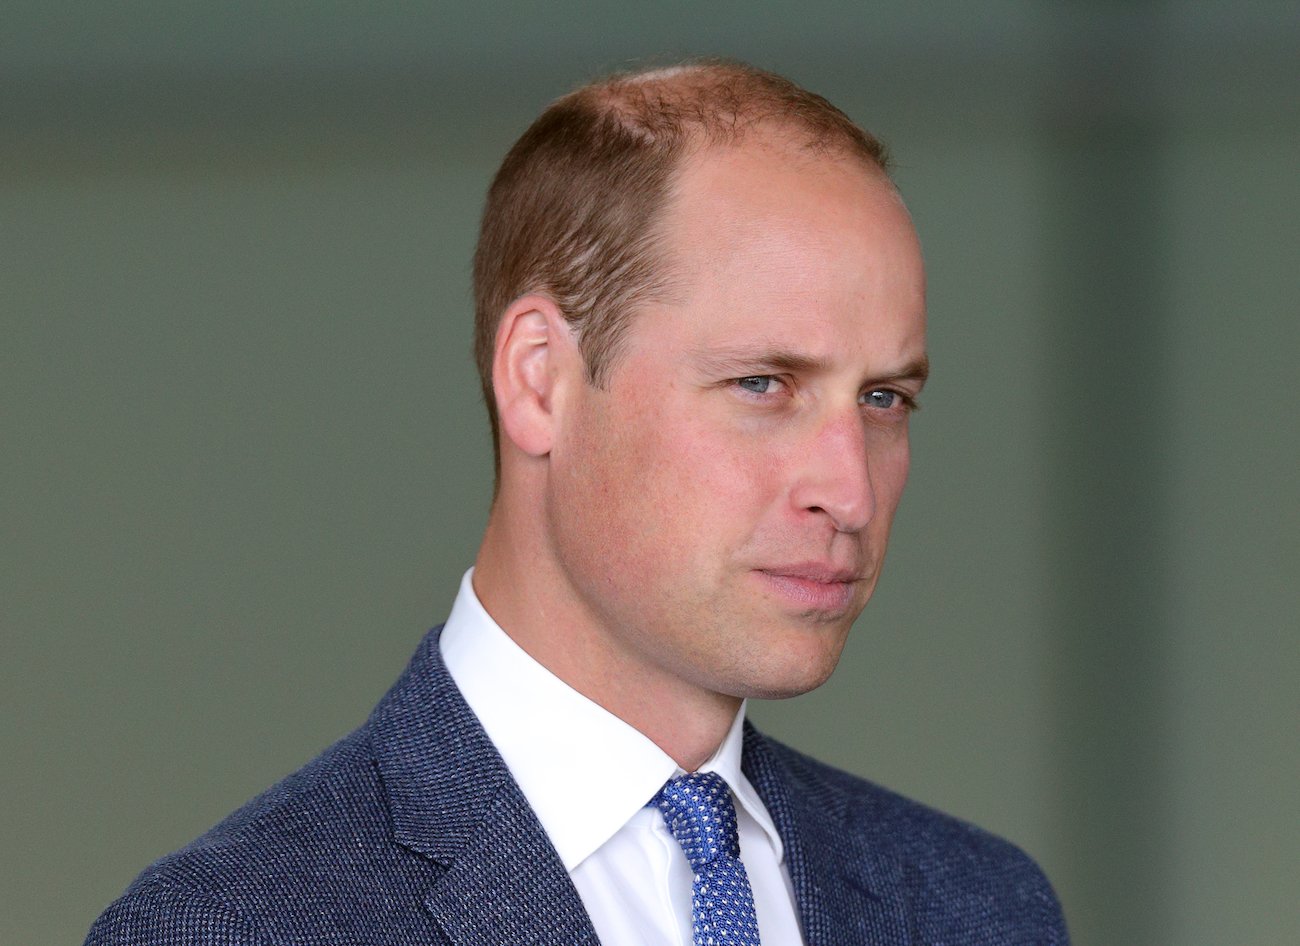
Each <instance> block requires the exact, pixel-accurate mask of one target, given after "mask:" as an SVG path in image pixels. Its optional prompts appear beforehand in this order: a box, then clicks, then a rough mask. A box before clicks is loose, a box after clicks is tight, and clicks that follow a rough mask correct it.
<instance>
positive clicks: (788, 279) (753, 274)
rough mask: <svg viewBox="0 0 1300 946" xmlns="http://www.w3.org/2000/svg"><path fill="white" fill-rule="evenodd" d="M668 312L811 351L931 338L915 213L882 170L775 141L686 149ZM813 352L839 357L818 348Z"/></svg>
mask: <svg viewBox="0 0 1300 946" xmlns="http://www.w3.org/2000/svg"><path fill="white" fill-rule="evenodd" d="M661 236H662V240H663V243H662V248H663V253H664V256H665V263H666V266H667V272H669V273H670V274H671V279H670V282H671V284H672V286H673V289H674V292H673V296H674V298H673V300H672V302H671V304H670V305H669V306H668V307H667V308H668V309H670V310H671V309H677V310H687V312H688V313H689V315H690V319H691V324H690V325H688V326H685V328H686V329H688V330H689V332H690V334H693V335H695V336H696V338H697V340H698V341H700V342H707V340H708V337H709V336H715V335H735V334H737V333H739V334H740V335H744V336H753V335H755V334H759V335H761V334H769V335H770V334H774V333H775V334H777V335H780V336H781V338H779V339H776V338H774V339H772V340H773V341H782V342H785V341H787V340H788V339H791V338H798V339H801V340H802V341H803V343H804V345H806V346H817V345H820V346H821V347H827V346H840V347H843V346H845V345H852V346H858V347H861V346H875V347H881V346H883V347H887V348H895V349H899V350H901V349H903V348H912V349H915V348H917V347H918V346H921V347H923V345H924V318H925V277H924V267H923V264H922V260H921V252H920V247H919V244H918V242H917V239H916V234H915V231H914V229H913V227H912V222H911V219H910V217H909V215H908V213H907V210H906V208H905V207H904V206H903V203H902V201H901V199H900V198H899V196H898V193H897V191H896V190H895V188H894V187H893V185H892V183H891V182H890V181H889V180H888V178H887V177H886V176H885V175H884V173H883V172H882V171H880V170H879V169H878V168H876V167H874V166H868V165H867V164H865V163H864V162H862V161H861V160H859V159H857V158H850V157H840V156H838V155H827V154H813V153H809V152H808V151H807V150H806V149H803V148H800V147H798V146H797V145H795V144H792V143H789V142H786V141H782V140H780V139H776V140H771V141H769V140H763V141H756V142H750V143H745V144H742V145H740V146H734V147H725V148H718V147H714V148H709V149H705V150H702V151H700V152H698V153H696V154H693V155H691V156H690V157H689V158H688V159H687V160H686V161H685V162H684V163H683V166H682V168H681V169H680V171H679V173H678V174H677V176H676V179H675V181H674V186H673V191H672V195H671V197H670V199H669V201H668V203H667V205H666V207H665V213H664V216H663V218H662V220H661ZM816 354H833V353H832V352H824V353H823V352H816Z"/></svg>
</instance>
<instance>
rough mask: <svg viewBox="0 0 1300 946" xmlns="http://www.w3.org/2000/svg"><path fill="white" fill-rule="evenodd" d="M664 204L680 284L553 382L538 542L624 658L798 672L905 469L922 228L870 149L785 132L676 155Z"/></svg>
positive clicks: (717, 672)
mask: <svg viewBox="0 0 1300 946" xmlns="http://www.w3.org/2000/svg"><path fill="white" fill-rule="evenodd" d="M664 226H665V230H664V235H665V241H666V242H665V247H666V253H667V257H668V265H669V270H670V272H672V273H673V274H674V275H675V276H677V277H678V282H677V283H676V285H677V287H678V291H677V292H676V293H675V294H674V296H673V298H672V299H670V300H669V301H667V302H665V303H663V304H657V305H654V306H651V307H649V308H647V309H646V310H644V311H642V312H638V313H637V314H636V315H635V316H634V319H633V322H632V325H631V327H630V330H629V333H628V335H627V337H626V339H625V343H624V344H623V347H622V348H621V349H620V354H619V355H618V359H617V361H616V363H615V365H614V368H613V371H612V373H611V376H610V380H609V383H608V385H607V386H606V388H605V389H603V390H602V389H597V388H593V387H590V386H583V387H581V388H577V389H575V390H574V392H573V394H572V396H571V397H570V399H569V403H567V404H566V406H565V412H564V415H563V422H562V424H561V425H560V428H559V431H558V435H557V439H556V442H555V445H554V447H553V448H552V450H551V454H550V468H551V475H550V479H549V481H548V485H547V508H546V515H547V531H548V533H549V536H550V538H549V541H550V542H551V544H552V547H553V550H554V552H555V555H556V559H557V561H558V563H559V565H560V568H561V569H562V571H563V573H564V575H565V578H566V580H567V582H568V583H569V584H570V585H571V587H572V591H573V594H574V595H575V596H576V598H577V600H578V601H579V602H580V606H581V608H582V610H583V611H584V613H585V615H586V617H587V619H588V620H590V621H591V622H592V624H593V626H594V627H595V628H596V632H597V634H598V635H599V637H600V638H601V640H602V642H603V643H604V644H606V645H608V646H610V647H612V648H615V649H616V650H617V651H618V652H620V653H621V654H622V655H623V656H624V657H625V658H626V659H627V660H628V661H629V662H630V663H631V664H632V665H634V666H636V667H637V668H638V672H643V673H644V675H646V676H647V677H648V678H651V679H652V678H654V677H656V676H657V677H660V678H662V679H665V680H670V681H672V682H673V683H674V685H682V684H685V685H687V686H691V687H696V688H700V689H703V690H706V691H709V692H712V693H719V694H726V695H728V696H736V697H748V696H758V697H776V696H789V695H793V694H796V693H801V692H804V691H807V690H810V689H812V688H814V687H816V686H818V685H820V684H821V683H822V682H823V681H824V680H825V679H826V677H827V676H829V675H830V672H831V671H832V670H833V669H834V667H835V663H836V661H837V660H838V659H839V654H840V651H841V648H842V647H843V644H844V640H845V637H846V635H847V634H848V631H849V627H850V626H851V624H852V623H853V620H854V619H855V618H856V617H857V615H858V614H859V612H861V610H862V608H863V606H864V605H865V604H866V602H867V599H868V598H869V597H870V595H871V592H872V590H873V588H874V587H875V584H876V579H877V577H878V576H879V572H880V567H881V563H882V561H883V559H884V554H885V545H886V541H887V539H888V537H889V527H890V522H891V520H892V518H893V515H894V509H895V507H896V506H897V505H898V501H899V498H900V496H901V495H902V492H903V485H904V483H905V482H906V480H907V470H908V415H909V412H910V407H911V404H912V399H913V398H914V397H915V396H916V395H917V394H918V393H919V390H920V387H921V383H922V381H923V380H924V359H925V298H924V296H925V289H924V275H923V270H922V262H921V254H920V248H919V246H918V243H917V240H916V236H915V233H914V231H913V228H912V225H911V222H910V219H909V218H908V215H907V212H906V211H905V210H904V208H903V206H902V204H901V202H900V201H899V199H898V197H897V195H896V193H895V191H894V189H893V187H892V186H891V185H890V184H889V183H888V182H887V181H886V180H885V178H884V176H883V175H882V174H881V173H880V172H878V171H876V170H874V169H868V168H865V167H863V166H862V165H860V164H859V163H856V162H852V161H849V160H847V159H838V158H831V157H826V156H820V157H817V156H812V155H810V154H807V153H803V152H800V151H797V150H795V149H794V148H792V147H790V146H787V145H784V144H781V143H769V144H753V143H749V144H746V145H744V146H742V147H737V148H729V149H713V150H709V151H705V152H703V153H702V154H700V155H697V156H695V157H693V158H692V159H690V160H688V162H687V164H686V165H685V167H684V168H683V169H682V171H681V173H680V175H679V178H678V180H677V186H676V188H675V192H674V196H673V198H672V200H671V202H670V204H669V207H668V208H667V215H666V217H665V224H664Z"/></svg>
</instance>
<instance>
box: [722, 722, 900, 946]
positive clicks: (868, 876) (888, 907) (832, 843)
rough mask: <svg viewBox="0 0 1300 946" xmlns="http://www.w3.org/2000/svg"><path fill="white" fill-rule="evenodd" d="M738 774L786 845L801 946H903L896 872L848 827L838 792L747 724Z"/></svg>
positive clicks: (859, 828) (864, 837)
mask: <svg viewBox="0 0 1300 946" xmlns="http://www.w3.org/2000/svg"><path fill="white" fill-rule="evenodd" d="M744 772H745V776H746V778H748V779H749V780H750V782H751V783H752V784H753V786H754V788H755V790H756V791H757V792H758V794H759V796H760V797H761V798H762V799H763V804H764V805H766V806H767V810H768V813H769V814H771V816H772V821H773V822H774V823H775V824H776V828H777V831H778V833H779V834H780V835H781V841H782V844H783V845H784V846H785V858H786V867H787V868H788V870H789V872H790V880H791V883H792V884H793V886H794V895H795V900H796V902H797V904H798V907H799V918H800V920H801V922H802V924H803V930H804V939H805V941H806V943H807V946H846V944H862V946H908V944H910V943H911V942H912V937H911V932H910V927H911V924H910V921H909V917H908V910H907V901H906V895H905V894H906V888H905V878H904V876H903V869H902V866H901V865H900V864H899V863H898V862H897V861H896V860H894V859H893V858H891V857H889V856H888V855H887V854H886V853H884V852H882V851H880V850H877V849H875V848H874V847H873V846H872V845H871V844H870V843H869V842H868V840H867V838H868V837H869V834H870V832H869V831H864V830H863V829H862V826H860V825H858V826H855V825H853V824H852V823H850V822H851V819H850V818H849V812H848V810H847V807H848V799H847V797H846V796H845V795H844V793H843V792H841V791H838V790H836V789H835V788H834V787H833V786H829V785H827V784H825V783H824V782H823V781H822V780H820V779H816V778H812V777H805V776H804V775H802V774H801V773H798V772H795V771H793V770H792V769H791V768H790V767H789V766H786V765H784V764H783V763H782V760H781V759H779V758H778V757H777V756H776V755H775V754H774V753H773V751H772V748H771V746H770V745H769V744H768V742H767V740H766V739H765V738H764V737H763V736H761V735H760V734H759V733H758V732H757V731H756V730H755V729H754V728H753V727H751V726H750V725H749V724H748V723H746V725H745V755H744Z"/></svg>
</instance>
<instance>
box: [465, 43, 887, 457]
mask: <svg viewBox="0 0 1300 946" xmlns="http://www.w3.org/2000/svg"><path fill="white" fill-rule="evenodd" d="M758 125H765V126H780V127H782V128H783V129H788V130H791V131H793V132H794V133H795V134H796V136H797V138H799V139H801V140H802V141H803V143H805V145H806V146H807V147H808V148H810V149H814V150H818V151H826V152H839V153H844V154H848V155H851V156H855V157H857V158H859V159H862V160H864V161H866V162H868V163H870V164H873V165H875V166H876V167H878V168H880V169H881V170H883V171H886V172H887V171H888V167H889V159H888V155H887V153H886V150H885V147H884V145H883V144H882V143H881V142H880V141H879V140H877V139H876V138H875V137H874V136H872V135H871V134H870V133H868V132H866V131H864V130H863V129H861V128H859V127H858V126H857V125H855V124H854V123H853V121H852V120H851V119H849V117H848V116H847V115H845V114H844V113H843V112H841V111H840V110H839V109H838V108H836V107H835V106H834V105H832V104H831V103H830V102H828V101H826V99H824V98H822V97H821V96H820V95H816V94H814V93H812V92H808V91H806V90H805V89H802V88H800V87H799V86H797V85H795V84H794V83H793V82H791V81H790V80H788V79H785V78H782V77H781V76H778V75H775V74H773V73H771V72H765V71H763V70H761V69H756V68H754V67H752V66H748V65H745V64H744V63H739V62H731V61H723V60H704V61H696V62H691V63H686V64H683V65H679V66H674V67H670V68H666V69H654V70H649V71H643V72H631V73H620V74H618V75H614V76H610V77H609V78H606V79H601V80H599V81H597V82H593V83H591V84H588V85H585V86H583V87H581V88H579V89H577V90H576V91H574V92H571V93H569V94H568V95H566V96H564V97H563V98H560V99H558V100H557V101H555V102H553V103H552V104H551V105H550V106H549V107H548V108H547V109H546V110H545V111H544V112H542V114H541V116H540V117H538V119H537V120H536V121H535V122H533V124H532V126H531V127H529V129H528V130H527V131H526V132H524V134H523V137H521V138H520V139H519V140H518V141H517V142H515V145H514V147H512V148H511V149H510V151H509V153H508V154H507V155H506V157H505V160H504V161H503V162H502V164H501V167H500V169H499V170H498V171H497V174H496V177H495V178H494V179H493V181H492V186H491V187H490V188H489V190H488V197H487V205H486V207H485V208H484V211H483V222H482V227H481V229H480V231H479V241H478V247H477V249H476V250H475V253H474V307H475V318H474V357H475V360H476V362H477V364H478V370H479V376H480V379H481V380H482V384H483V396H484V400H485V401H486V403H487V409H488V416H489V417H490V419H491V421H492V442H493V448H494V450H497V451H499V449H500V448H499V444H498V441H497V413H496V403H495V399H494V397H493V393H492V358H493V349H494V347H495V342H496V331H497V326H498V324H499V322H500V319H501V315H502V313H504V311H505V310H506V308H507V307H509V305H510V303H511V302H513V301H514V300H515V299H518V298H519V297H520V296H522V295H526V294H528V293H530V292H539V293H544V294H545V295H547V296H549V297H550V298H552V299H553V300H554V301H555V303H556V305H557V306H558V307H559V309H560V311H561V312H562V313H563V314H564V318H565V319H566V320H567V321H568V322H569V324H570V325H572V326H574V328H575V329H576V330H577V332H578V339H579V347H580V350H581V352H582V356H583V360H584V363H585V365H586V370H587V377H588V380H590V381H591V383H592V384H595V385H598V386H600V385H603V383H604V382H605V380H606V378H607V377H608V373H609V370H610V366H611V363H612V362H613V360H614V357H615V355H616V353H617V348H618V344H619V341H620V339H621V338H622V335H623V333H624V331H625V329H626V327H627V324H628V318H629V316H630V315H631V314H632V313H633V312H634V311H635V310H636V309H637V307H638V306H639V305H641V304H643V303H645V302H648V301H650V300H653V299H654V298H656V297H657V296H659V295H661V294H662V292H663V291H664V290H665V288H666V276H665V274H664V273H663V272H662V270H663V269H664V268H665V267H664V266H663V260H662V256H661V253H660V252H659V247H658V245H657V244H658V240H657V236H658V226H657V224H658V222H659V218H660V217H661V216H662V211H663V208H664V206H665V204H666V203H667V199H668V195H669V192H670V187H671V184H672V177H673V173H674V172H675V171H676V170H677V168H678V167H679V166H680V164H681V161H682V158H683V157H684V155H685V154H686V152H687V149H688V148H694V147H705V146H709V145H720V144H732V143H736V142H738V141H740V140H741V139H743V137H744V136H745V135H746V133H748V132H749V131H750V130H752V129H753V128H755V127H756V126H758ZM499 460H500V458H499V453H498V465H499Z"/></svg>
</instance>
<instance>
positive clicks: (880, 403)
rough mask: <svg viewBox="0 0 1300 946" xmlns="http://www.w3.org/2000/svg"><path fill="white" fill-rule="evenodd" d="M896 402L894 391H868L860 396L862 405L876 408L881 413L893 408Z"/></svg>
mask: <svg viewBox="0 0 1300 946" xmlns="http://www.w3.org/2000/svg"><path fill="white" fill-rule="evenodd" d="M897 400H898V392H896V391H882V390H875V391H868V392H867V393H866V394H864V395H862V403H863V404H865V405H867V406H868V407H875V408H878V409H880V410H882V411H887V410H889V409H890V408H891V407H893V406H894V404H895V402H896V401H897Z"/></svg>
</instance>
